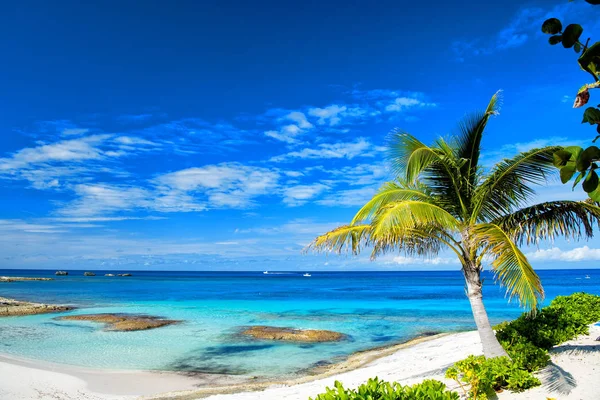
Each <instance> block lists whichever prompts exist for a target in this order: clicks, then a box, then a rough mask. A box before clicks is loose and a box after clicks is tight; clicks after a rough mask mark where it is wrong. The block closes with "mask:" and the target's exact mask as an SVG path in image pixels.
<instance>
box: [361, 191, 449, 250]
mask: <svg viewBox="0 0 600 400" xmlns="http://www.w3.org/2000/svg"><path fill="white" fill-rule="evenodd" d="M371 225H372V230H371V238H372V239H373V240H375V241H376V240H378V238H381V237H384V236H387V235H389V234H390V233H394V232H395V230H398V231H397V232H399V233H401V232H403V231H404V230H406V229H413V228H417V227H423V226H433V227H436V228H438V229H443V230H446V231H455V230H457V229H458V227H459V225H460V222H459V221H457V219H456V218H455V217H454V216H453V215H452V214H450V213H449V212H448V211H446V210H444V209H443V208H441V207H439V206H437V205H435V204H431V203H425V202H423V201H419V200H404V201H398V202H395V203H390V204H387V205H385V206H384V207H382V208H381V209H379V210H378V212H377V213H376V214H375V216H374V217H373V221H372V223H371Z"/></svg>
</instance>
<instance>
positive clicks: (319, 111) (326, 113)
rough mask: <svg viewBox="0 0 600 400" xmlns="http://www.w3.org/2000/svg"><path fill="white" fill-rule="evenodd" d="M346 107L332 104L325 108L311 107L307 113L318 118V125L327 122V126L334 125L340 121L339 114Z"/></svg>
mask: <svg viewBox="0 0 600 400" xmlns="http://www.w3.org/2000/svg"><path fill="white" fill-rule="evenodd" d="M347 109H348V107H346V106H339V105H337V104H332V105H330V106H327V107H325V108H311V109H310V110H308V113H309V115H312V116H313V117H317V118H318V120H317V123H318V124H319V125H325V124H329V126H335V125H337V124H339V123H340V122H341V121H342V119H341V118H340V114H343V113H344V111H346V110H347Z"/></svg>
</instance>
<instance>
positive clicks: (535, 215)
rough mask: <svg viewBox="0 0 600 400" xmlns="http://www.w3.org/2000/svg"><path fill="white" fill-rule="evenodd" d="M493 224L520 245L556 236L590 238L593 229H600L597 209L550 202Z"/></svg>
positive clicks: (583, 204) (521, 211)
mask: <svg viewBox="0 0 600 400" xmlns="http://www.w3.org/2000/svg"><path fill="white" fill-rule="evenodd" d="M494 223H495V224H496V225H498V226H499V227H500V228H501V229H502V230H503V231H505V232H506V233H507V234H508V235H509V236H510V237H511V238H512V240H514V241H515V242H516V243H519V244H523V243H527V244H532V243H538V242H539V240H541V239H550V240H553V239H554V238H556V237H557V236H562V237H567V238H572V239H580V238H582V237H588V238H590V237H592V236H593V234H594V226H596V227H598V226H600V207H598V206H596V205H594V204H590V203H589V202H584V201H550V202H545V203H541V204H536V205H533V206H530V207H526V208H523V209H521V210H518V211H516V212H514V213H512V214H510V215H507V216H505V217H501V218H498V219H496V220H495V221H494Z"/></svg>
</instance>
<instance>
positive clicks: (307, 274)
mask: <svg viewBox="0 0 600 400" xmlns="http://www.w3.org/2000/svg"><path fill="white" fill-rule="evenodd" d="M302 276H311V275H310V274H309V273H308V272H307V273H305V274H304V275H302Z"/></svg>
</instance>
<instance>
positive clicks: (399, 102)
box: [385, 97, 436, 112]
mask: <svg viewBox="0 0 600 400" xmlns="http://www.w3.org/2000/svg"><path fill="white" fill-rule="evenodd" d="M435 106H436V104H435V103H426V102H423V101H421V100H418V99H416V98H411V97H397V98H396V99H394V101H393V102H392V103H390V104H388V105H387V106H386V107H385V110H386V111H391V112H400V111H405V110H407V109H409V108H415V107H422V108H424V107H435Z"/></svg>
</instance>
